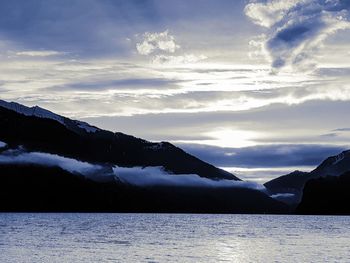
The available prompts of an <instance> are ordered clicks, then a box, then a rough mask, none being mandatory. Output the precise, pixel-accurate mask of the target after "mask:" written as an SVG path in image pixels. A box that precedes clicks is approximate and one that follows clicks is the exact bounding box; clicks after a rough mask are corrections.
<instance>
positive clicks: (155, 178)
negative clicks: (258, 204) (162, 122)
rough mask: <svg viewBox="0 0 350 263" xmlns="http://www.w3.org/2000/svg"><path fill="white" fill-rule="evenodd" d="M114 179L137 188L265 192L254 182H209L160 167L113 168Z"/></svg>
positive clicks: (192, 175) (193, 175) (205, 179)
mask: <svg viewBox="0 0 350 263" xmlns="http://www.w3.org/2000/svg"><path fill="white" fill-rule="evenodd" d="M113 171H114V173H115V175H116V177H117V178H118V179H119V180H120V181H121V182H123V183H128V184H131V185H135V186H139V187H152V186H178V187H199V188H249V189H254V190H259V191H265V190H266V189H265V187H264V186H263V185H260V184H257V183H254V182H244V181H233V180H211V179H208V178H203V177H200V176H198V175H197V174H176V175H174V174H169V173H168V172H166V171H165V170H164V169H163V168H162V167H145V168H142V167H132V168H124V167H115V168H113Z"/></svg>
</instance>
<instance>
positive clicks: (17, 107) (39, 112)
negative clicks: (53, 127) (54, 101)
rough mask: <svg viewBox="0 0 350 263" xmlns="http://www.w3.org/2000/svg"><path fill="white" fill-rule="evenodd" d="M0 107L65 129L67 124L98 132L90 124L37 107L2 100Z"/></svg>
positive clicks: (89, 131)
mask: <svg viewBox="0 0 350 263" xmlns="http://www.w3.org/2000/svg"><path fill="white" fill-rule="evenodd" d="M0 107H3V108H6V109H8V110H12V111H15V112H17V113H19V114H23V115H25V116H35V117H38V118H44V119H51V120H55V121H57V122H59V123H61V124H63V125H64V126H66V127H67V128H69V127H71V125H69V124H74V126H76V127H78V128H80V129H83V130H85V131H86V132H88V133H95V132H96V131H98V130H100V129H98V128H97V127H94V126H91V125H90V124H88V123H86V122H82V121H76V120H70V119H68V118H66V117H63V116H61V115H58V114H56V113H53V112H51V111H49V110H46V109H44V108H41V107H39V106H37V105H36V106H33V107H27V106H24V105H22V104H19V103H17V102H7V101H4V100H0Z"/></svg>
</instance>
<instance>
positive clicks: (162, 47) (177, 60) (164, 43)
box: [136, 30, 208, 65]
mask: <svg viewBox="0 0 350 263" xmlns="http://www.w3.org/2000/svg"><path fill="white" fill-rule="evenodd" d="M180 48H181V47H180V45H179V44H177V43H176V41H175V36H173V35H170V34H169V30H165V31H164V32H159V33H157V32H155V33H150V32H146V33H144V34H143V41H142V42H139V43H136V50H137V52H138V53H139V54H140V55H145V56H148V55H152V56H151V62H152V63H153V64H160V65H162V64H169V65H181V64H190V63H196V62H198V61H201V60H204V59H207V58H208V57H207V56H205V55H202V54H201V55H196V54H191V53H190V54H186V53H185V54H179V55H170V54H172V53H175V52H176V51H177V50H178V49H180Z"/></svg>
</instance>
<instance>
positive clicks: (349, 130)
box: [333, 128, 350, 132]
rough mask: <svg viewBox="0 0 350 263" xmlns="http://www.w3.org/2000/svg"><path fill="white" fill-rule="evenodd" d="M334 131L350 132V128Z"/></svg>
mask: <svg viewBox="0 0 350 263" xmlns="http://www.w3.org/2000/svg"><path fill="white" fill-rule="evenodd" d="M333 131H335V132H350V128H339V129H335V130H333Z"/></svg>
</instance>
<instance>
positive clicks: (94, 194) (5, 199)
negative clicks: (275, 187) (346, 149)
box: [0, 165, 288, 213]
mask: <svg viewBox="0 0 350 263" xmlns="http://www.w3.org/2000/svg"><path fill="white" fill-rule="evenodd" d="M0 171H1V174H0V211H25V212H33V211H34V212H38V211H40V212H54V211H55V212H58V211H59V212H72V211H74V212H178V213H180V212H181V213H281V212H287V211H288V210H287V207H286V206H285V205H283V204H282V203H279V202H277V201H275V200H273V199H271V198H269V197H268V196H267V195H265V194H263V193H262V192H259V191H253V190H251V189H244V188H241V189H239V188H234V189H233V188H226V189H223V188H210V187H208V188H194V187H159V186H158V187H147V188H140V187H135V186H131V185H126V184H121V183H120V182H117V181H116V182H113V183H112V182H109V183H100V182H94V181H92V180H89V179H86V178H85V177H84V176H82V175H77V174H71V173H68V172H67V171H64V170H62V169H60V168H57V167H43V166H38V165H0Z"/></svg>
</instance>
